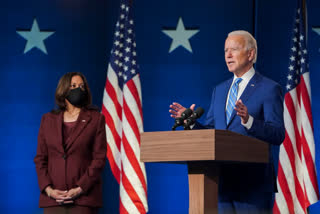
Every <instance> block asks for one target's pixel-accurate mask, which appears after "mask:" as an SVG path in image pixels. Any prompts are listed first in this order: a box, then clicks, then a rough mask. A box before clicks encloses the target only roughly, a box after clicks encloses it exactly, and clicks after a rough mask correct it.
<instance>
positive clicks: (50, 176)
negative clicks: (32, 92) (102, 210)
mask: <svg viewBox="0 0 320 214" xmlns="http://www.w3.org/2000/svg"><path fill="white" fill-rule="evenodd" d="M62 124H63V112H60V113H59V114H53V113H47V114H45V115H43V117H42V120H41V125H40V130H39V135H38V147H37V155H36V156H35V158H34V162H35V164H36V170H37V174H38V183H39V187H40V192H41V193H40V200H39V206H40V207H49V206H57V205H58V203H56V201H55V200H54V199H51V198H49V197H48V196H47V195H46V193H45V191H44V189H45V188H46V187H47V186H48V185H51V186H52V188H54V189H59V190H69V189H71V188H74V187H78V186H80V187H81V188H82V190H83V191H84V192H83V194H82V195H81V196H80V197H79V198H77V199H75V204H77V205H84V206H91V207H100V206H102V178H101V173H102V171H103V168H104V165H105V162H106V132H105V120H104V116H103V115H102V114H100V113H99V112H97V111H92V110H81V112H80V114H79V117H78V120H77V122H76V127H75V129H74V131H73V133H72V135H71V136H70V137H69V138H68V142H67V147H66V149H65V151H64V148H63V144H62V143H63V142H62V140H63V139H62V138H63V137H62Z"/></svg>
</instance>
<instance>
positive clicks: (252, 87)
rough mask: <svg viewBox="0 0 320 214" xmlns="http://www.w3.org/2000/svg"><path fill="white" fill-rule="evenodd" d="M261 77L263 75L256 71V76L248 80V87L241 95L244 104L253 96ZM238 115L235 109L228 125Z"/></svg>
mask: <svg viewBox="0 0 320 214" xmlns="http://www.w3.org/2000/svg"><path fill="white" fill-rule="evenodd" d="M260 79H261V75H260V74H259V73H257V72H256V73H255V74H254V76H253V77H252V78H251V80H250V81H249V82H248V84H247V86H246V88H245V89H244V91H243V93H242V94H241V96H240V98H239V99H240V100H242V102H243V104H246V101H247V100H248V98H249V97H250V96H251V94H252V93H253V92H254V91H255V89H256V87H257V84H258V83H259V81H260ZM235 116H236V111H235V110H233V111H232V114H231V117H230V121H229V124H228V125H227V126H229V125H230V124H231V122H232V120H233V119H234V117H235Z"/></svg>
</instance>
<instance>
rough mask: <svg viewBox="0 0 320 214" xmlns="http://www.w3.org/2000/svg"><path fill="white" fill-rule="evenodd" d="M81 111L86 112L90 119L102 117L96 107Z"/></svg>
mask: <svg viewBox="0 0 320 214" xmlns="http://www.w3.org/2000/svg"><path fill="white" fill-rule="evenodd" d="M83 111H84V112H86V113H87V114H90V115H91V116H92V117H101V116H102V114H101V112H100V110H99V108H97V107H92V108H88V109H84V110H83Z"/></svg>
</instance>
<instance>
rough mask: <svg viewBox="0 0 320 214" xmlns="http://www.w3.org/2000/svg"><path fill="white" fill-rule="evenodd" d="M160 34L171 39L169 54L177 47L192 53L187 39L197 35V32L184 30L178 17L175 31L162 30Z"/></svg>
mask: <svg viewBox="0 0 320 214" xmlns="http://www.w3.org/2000/svg"><path fill="white" fill-rule="evenodd" d="M162 32H163V33H164V34H166V35H167V36H169V37H171V38H172V43H171V46H170V49H169V53H171V52H172V51H174V50H175V49H176V48H177V47H179V46H183V47H184V48H185V49H187V50H188V51H189V52H191V53H192V48H191V45H190V42H189V39H190V38H191V37H192V36H194V35H195V34H196V33H198V32H199V30H186V29H185V27H184V25H183V21H182V18H181V17H180V18H179V21H178V25H177V28H176V29H175V30H163V31H162Z"/></svg>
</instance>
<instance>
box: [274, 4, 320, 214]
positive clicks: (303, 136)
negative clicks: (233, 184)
mask: <svg viewBox="0 0 320 214" xmlns="http://www.w3.org/2000/svg"><path fill="white" fill-rule="evenodd" d="M303 9H304V7H303V2H302V0H298V7H297V9H296V17H295V22H294V28H293V34H292V35H293V36H292V41H291V43H292V45H291V51H290V58H289V66H288V76H287V85H286V94H285V100H284V122H285V129H286V135H285V140H284V142H283V144H282V145H281V147H280V155H279V165H278V166H279V167H278V179H277V185H278V191H279V192H278V193H276V197H275V204H274V208H273V212H274V213H282V214H283V213H296V214H300V213H307V208H308V206H309V205H311V204H313V203H315V202H317V201H318V200H319V190H318V183H317V174H316V167H315V143H314V137H313V122H312V114H311V87H310V78H309V64H308V52H307V47H306V44H307V42H306V27H305V24H306V23H305V16H304V15H305V13H304V10H303Z"/></svg>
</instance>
